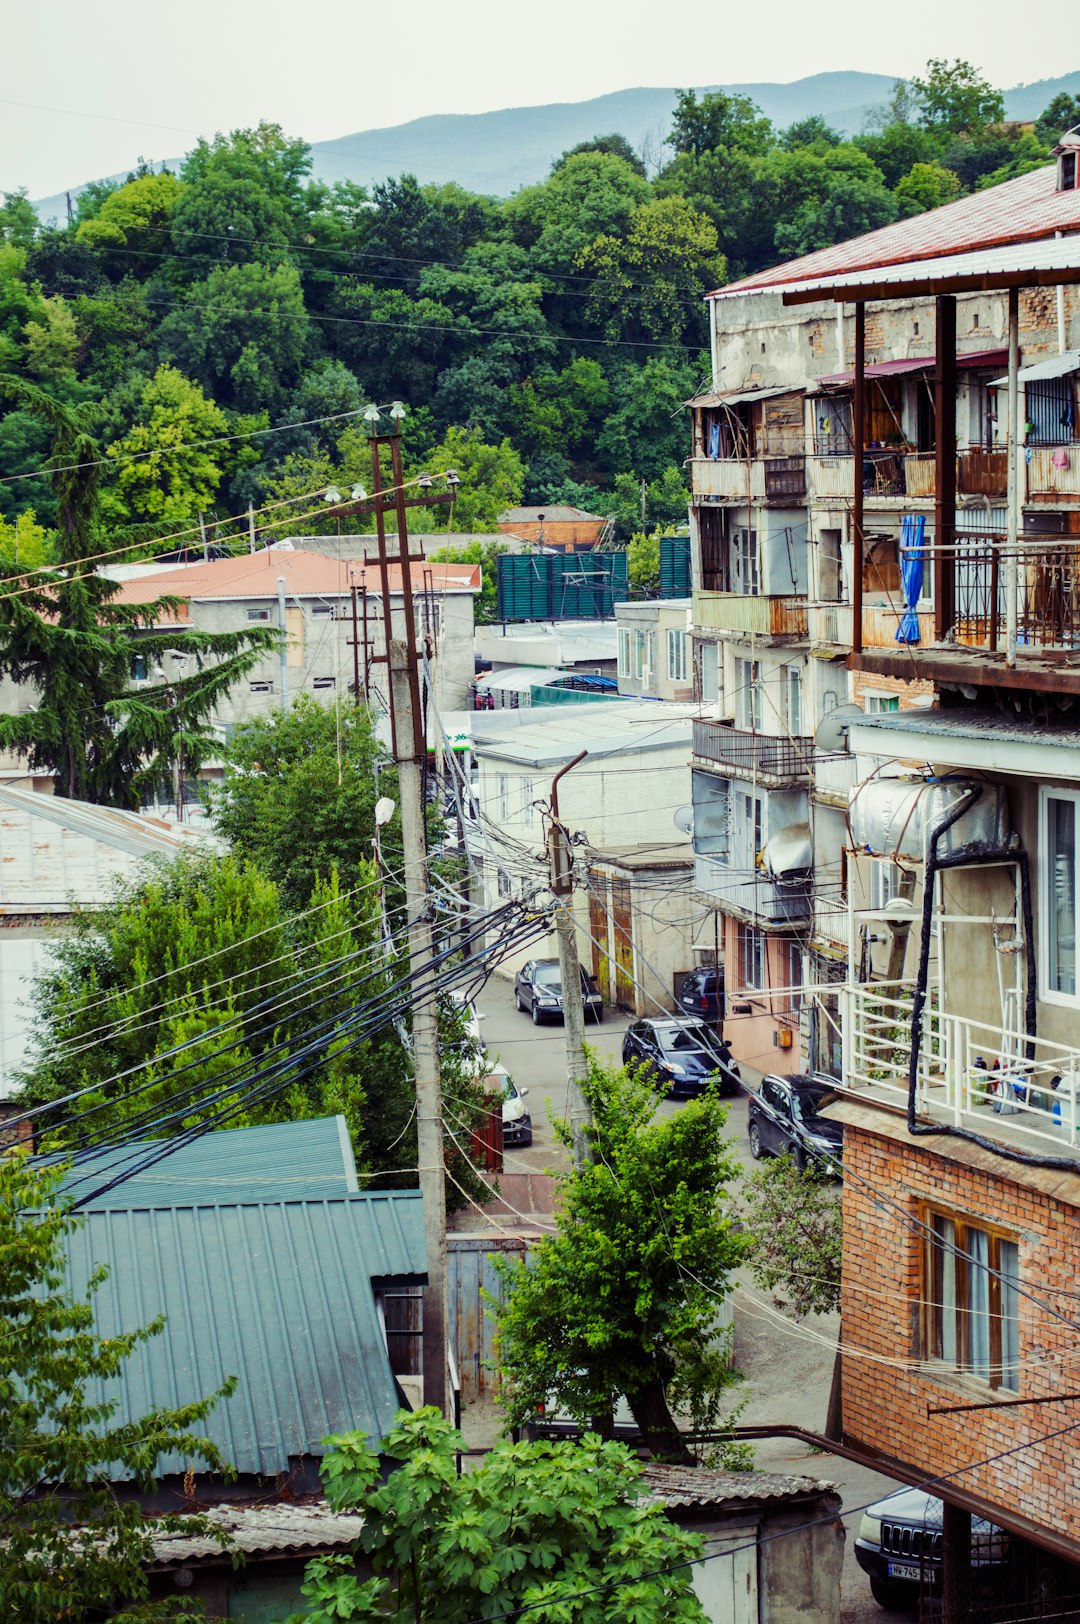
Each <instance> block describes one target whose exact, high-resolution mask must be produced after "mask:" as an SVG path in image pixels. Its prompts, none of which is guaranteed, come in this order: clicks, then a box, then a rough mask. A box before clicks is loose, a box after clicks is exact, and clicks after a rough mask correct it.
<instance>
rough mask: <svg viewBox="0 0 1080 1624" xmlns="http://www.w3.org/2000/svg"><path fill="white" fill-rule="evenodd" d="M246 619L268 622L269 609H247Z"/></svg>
mask: <svg viewBox="0 0 1080 1624" xmlns="http://www.w3.org/2000/svg"><path fill="white" fill-rule="evenodd" d="M247 617H248V619H249V620H269V619H270V611H269V609H249V610H248V612H247Z"/></svg>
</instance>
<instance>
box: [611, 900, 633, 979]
mask: <svg viewBox="0 0 1080 1624" xmlns="http://www.w3.org/2000/svg"><path fill="white" fill-rule="evenodd" d="M611 919H612V925H613V927H614V935H615V1002H616V1003H617V1004H618V1006H619V1008H620V1009H630V1010H636V1008H637V989H636V987H635V986H634V926H633V920H632V917H631V908H630V881H629V880H616V879H613V880H612V882H611Z"/></svg>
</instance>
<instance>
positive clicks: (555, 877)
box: [550, 750, 593, 1173]
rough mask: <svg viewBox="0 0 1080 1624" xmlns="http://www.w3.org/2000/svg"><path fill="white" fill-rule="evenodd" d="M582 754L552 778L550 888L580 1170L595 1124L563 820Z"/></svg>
mask: <svg viewBox="0 0 1080 1624" xmlns="http://www.w3.org/2000/svg"><path fill="white" fill-rule="evenodd" d="M588 753H589V752H588V751H587V750H582V752H581V754H580V755H577V756H575V757H574V759H573V761H568V762H567V764H566V766H565V767H560V769H559V771H558V772H557V773H556V774H555V777H554V778H553V779H552V780H551V834H550V851H551V890H552V894H553V896H554V898H555V933H556V936H557V938H558V943H559V979H560V980H561V982H562V1006H563V1031H564V1034H565V1038H566V1081H567V1092H568V1094H569V1100H570V1131H571V1134H572V1136H573V1145H574V1168H575V1171H576V1172H579V1173H580V1172H581V1171H582V1170H583V1169H584V1168H586V1167H587V1166H588V1165H589V1163H590V1162H591V1161H592V1149H591V1146H590V1144H589V1139H588V1133H587V1130H588V1129H589V1128H591V1127H592V1120H593V1118H592V1108H591V1106H590V1105H589V1102H588V1100H587V1099H586V1097H585V1093H584V1090H583V1088H582V1084H583V1082H584V1080H585V1074H586V1072H587V1070H588V1062H587V1061H586V1059H585V999H584V996H583V993H582V986H581V964H580V962H579V960H578V950H577V935H576V933H575V928H574V914H573V907H574V895H573V892H574V888H573V882H572V880H571V878H570V853H569V851H568V850H567V839H566V830H565V829H564V828H563V826H562V824H561V823H560V822H559V779H560V778H563V777H564V776H565V775H566V774H567V773H568V772H569V771H570V769H571V767H576V766H577V764H578V762H579V761H584V760H585V757H586V756H587V755H588Z"/></svg>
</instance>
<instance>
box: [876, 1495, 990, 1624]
mask: <svg viewBox="0 0 1080 1624" xmlns="http://www.w3.org/2000/svg"><path fill="white" fill-rule="evenodd" d="M941 1525H942V1505H941V1501H940V1500H938V1499H936V1498H935V1496H934V1495H932V1494H927V1493H926V1492H925V1491H924V1490H923V1489H897V1491H896V1493H895V1494H889V1495H886V1497H885V1499H884V1500H879V1501H878V1502H877V1503H876V1505H872V1506H868V1507H867V1509H866V1511H864V1513H863V1516H862V1521H861V1522H860V1524H859V1532H858V1535H857V1537H856V1540H855V1560H856V1561H857V1562H858V1564H859V1566H860V1567H861V1568H862V1570H863V1572H864V1573H866V1574H868V1575H869V1577H870V1592H871V1594H872V1596H873V1598H874V1600H875V1601H876V1602H878V1603H880V1605H881V1606H882V1607H896V1608H902V1607H914V1606H915V1605H916V1604H917V1602H918V1599H919V1594H920V1592H924V1593H925V1592H929V1593H930V1594H933V1593H934V1592H935V1591H938V1590H940V1589H941V1572H942V1569H941V1546H942V1526H941ZM1009 1554H1010V1553H1009V1536H1008V1534H1007V1533H1006V1532H1005V1530H1004V1529H1002V1528H998V1527H996V1526H995V1524H994V1523H990V1522H987V1521H986V1520H985V1518H983V1517H972V1519H971V1566H972V1569H973V1570H976V1573H977V1576H978V1577H979V1578H980V1579H982V1580H983V1581H984V1583H985V1584H986V1585H987V1586H988V1587H993V1588H994V1590H995V1591H996V1590H997V1588H998V1586H999V1585H1000V1582H1001V1580H1002V1578H1003V1576H1004V1575H1003V1571H1002V1570H1003V1569H1004V1568H1005V1566H1006V1564H1007V1563H1008V1560H1009Z"/></svg>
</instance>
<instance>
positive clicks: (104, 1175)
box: [46, 1116, 359, 1207]
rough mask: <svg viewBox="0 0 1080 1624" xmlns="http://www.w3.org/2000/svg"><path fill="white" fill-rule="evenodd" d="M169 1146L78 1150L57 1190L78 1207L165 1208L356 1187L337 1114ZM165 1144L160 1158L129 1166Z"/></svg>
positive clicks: (149, 1143) (152, 1143)
mask: <svg viewBox="0 0 1080 1624" xmlns="http://www.w3.org/2000/svg"><path fill="white" fill-rule="evenodd" d="M169 1144H170V1141H169V1140H167V1139H159V1140H150V1139H143V1140H139V1141H137V1142H135V1143H133V1144H126V1145H123V1146H119V1145H113V1146H105V1147H101V1148H98V1147H95V1148H94V1149H93V1150H91V1151H88V1152H80V1153H78V1155H77V1158H76V1159H75V1160H74V1162H73V1166H72V1169H71V1172H70V1173H69V1175H68V1177H67V1178H66V1179H65V1181H64V1184H63V1186H62V1189H63V1191H64V1193H65V1194H67V1195H70V1196H71V1198H72V1200H73V1201H75V1202H76V1203H78V1204H79V1205H80V1206H82V1205H88V1206H94V1207H131V1206H142V1205H144V1204H147V1205H150V1206H160V1207H165V1206H173V1205H175V1204H177V1203H179V1204H184V1203H188V1202H205V1201H278V1200H280V1199H281V1198H282V1197H283V1196H288V1195H292V1196H297V1197H300V1196H303V1197H315V1196H341V1195H348V1194H349V1193H350V1192H355V1191H356V1190H357V1189H358V1188H359V1184H358V1182H357V1177H356V1162H355V1159H354V1157H353V1153H352V1146H351V1144H350V1142H349V1133H348V1129H347V1127H346V1125H345V1118H344V1117H342V1116H332V1117H312V1118H311V1119H310V1120H308V1121H305V1122H273V1123H267V1124H265V1125H264V1126H261V1127H258V1128H227V1129H220V1130H218V1131H217V1132H214V1133H205V1134H203V1135H202V1136H201V1137H200V1138H198V1139H195V1140H192V1141H191V1142H190V1143H188V1144H178V1145H177V1146H176V1147H175V1149H168V1147H169ZM167 1149H168V1155H165V1156H162V1157H161V1159H160V1160H158V1161H154V1162H153V1164H152V1165H151V1166H149V1167H146V1168H145V1171H137V1169H140V1168H142V1167H143V1166H144V1164H145V1163H146V1162H147V1161H150V1160H152V1158H153V1157H154V1156H156V1155H157V1154H158V1152H160V1151H164V1150H167ZM46 1160H55V1158H52V1157H50V1158H46ZM123 1174H129V1175H130V1176H129V1177H126V1178H124V1179H123V1182H122V1183H120V1184H117V1185H116V1186H115V1187H114V1188H113V1189H111V1190H105V1189H103V1186H104V1185H106V1184H109V1183H110V1182H111V1181H112V1180H113V1179H115V1178H118V1177H120V1176H121V1175H123Z"/></svg>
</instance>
